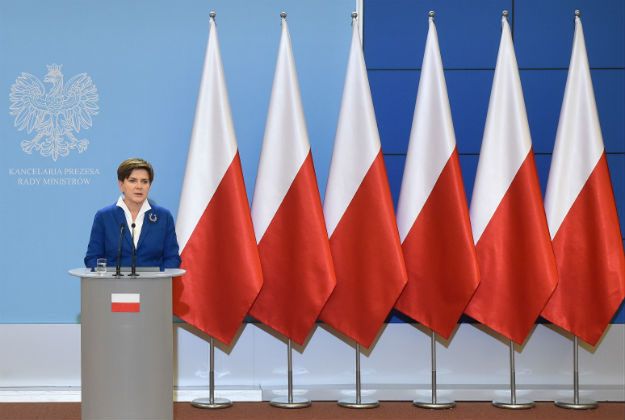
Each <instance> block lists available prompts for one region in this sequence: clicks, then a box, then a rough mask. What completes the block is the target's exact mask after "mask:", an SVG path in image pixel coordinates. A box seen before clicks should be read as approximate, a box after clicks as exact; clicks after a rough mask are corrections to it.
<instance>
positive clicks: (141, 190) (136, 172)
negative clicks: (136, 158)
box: [118, 169, 151, 207]
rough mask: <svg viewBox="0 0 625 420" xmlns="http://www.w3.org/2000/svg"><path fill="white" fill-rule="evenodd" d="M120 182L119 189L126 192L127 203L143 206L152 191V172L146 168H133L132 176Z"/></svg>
mask: <svg viewBox="0 0 625 420" xmlns="http://www.w3.org/2000/svg"><path fill="white" fill-rule="evenodd" d="M118 182H119V189H120V191H121V192H122V194H124V201H125V202H126V205H128V204H134V205H136V206H139V207H141V205H143V202H144V201H145V199H146V198H148V192H149V191H150V186H151V185H150V174H149V173H148V171H146V170H145V169H133V171H132V172H131V173H130V176H129V177H128V178H126V179H124V180H123V181H118Z"/></svg>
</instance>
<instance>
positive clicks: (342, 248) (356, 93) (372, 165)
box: [321, 19, 407, 347]
mask: <svg viewBox="0 0 625 420" xmlns="http://www.w3.org/2000/svg"><path fill="white" fill-rule="evenodd" d="M352 31H353V33H352V44H351V49H350V53H349V60H348V63H347V76H346V80H345V88H344V90H343V100H342V104H341V111H340V114H339V122H338V127H337V132H336V139H335V142H334V152H333V155H332V164H331V166H330V175H329V178H328V186H327V189H326V196H325V202H324V214H325V217H326V226H327V228H328V234H329V235H330V248H331V249H332V257H333V259H334V267H335V270H336V278H337V285H336V289H335V290H334V293H333V294H332V296H331V297H330V299H329V300H328V303H327V304H326V306H325V308H324V309H323V312H322V313H321V319H322V320H323V321H324V322H326V323H327V324H329V325H330V326H332V327H333V328H335V329H336V330H338V331H339V332H341V333H343V334H345V335H347V336H348V337H350V338H352V339H353V340H355V341H356V342H358V343H359V344H361V345H363V346H365V347H369V346H370V345H371V344H372V343H373V340H374V339H375V337H376V335H377V333H378V331H379V330H380V327H381V326H382V323H383V322H384V319H385V318H386V316H387V315H388V314H389V312H390V310H391V309H392V308H393V305H395V302H396V301H397V298H398V297H399V294H400V293H401V291H402V289H403V288H404V286H405V284H406V281H407V279H406V277H407V276H406V268H405V266H404V259H403V256H402V251H401V245H400V243H399V235H398V233H397V224H396V222H395V217H394V212H393V202H392V200H391V193H390V190H389V186H388V180H387V177H386V169H385V167H384V158H383V156H382V149H381V146H380V138H379V134H378V127H377V124H376V121H375V114H374V111H373V102H372V100H371V91H370V90H369V81H368V79H367V70H366V67H365V61H364V57H363V53H362V47H361V44H360V37H359V34H358V24H357V21H356V20H355V19H354V20H353V29H352Z"/></svg>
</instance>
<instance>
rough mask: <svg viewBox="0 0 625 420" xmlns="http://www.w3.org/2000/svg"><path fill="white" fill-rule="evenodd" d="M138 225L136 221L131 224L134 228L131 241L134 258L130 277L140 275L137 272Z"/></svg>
mask: <svg viewBox="0 0 625 420" xmlns="http://www.w3.org/2000/svg"><path fill="white" fill-rule="evenodd" d="M136 226H137V225H135V224H134V223H133V224H132V225H130V227H131V228H132V240H131V241H130V242H131V243H132V260H131V264H130V274H128V275H129V276H130V277H137V276H139V275H138V274H137V247H135V227H136Z"/></svg>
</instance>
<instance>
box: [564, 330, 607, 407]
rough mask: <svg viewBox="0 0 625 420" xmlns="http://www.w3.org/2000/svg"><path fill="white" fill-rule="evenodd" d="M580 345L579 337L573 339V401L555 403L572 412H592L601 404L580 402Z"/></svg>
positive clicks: (589, 401) (586, 401)
mask: <svg viewBox="0 0 625 420" xmlns="http://www.w3.org/2000/svg"><path fill="white" fill-rule="evenodd" d="M578 351H579V345H578V340H577V336H574V337H573V401H570V400H564V401H554V404H555V405H556V406H557V407H560V408H569V409H571V410H590V409H593V408H597V407H598V406H599V404H597V401H593V400H586V399H584V400H580V398H579V358H578Z"/></svg>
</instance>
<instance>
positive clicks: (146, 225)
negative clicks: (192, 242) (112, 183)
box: [85, 202, 180, 270]
mask: <svg viewBox="0 0 625 420" xmlns="http://www.w3.org/2000/svg"><path fill="white" fill-rule="evenodd" d="M150 206H151V207H152V208H151V209H150V210H148V211H147V212H146V213H145V219H144V220H143V226H142V227H141V235H140V236H139V243H138V245H137V267H160V269H161V270H163V269H164V268H178V267H180V255H179V254H178V240H177V239H176V230H175V225H174V218H173V216H172V215H171V213H170V212H169V210H167V209H165V208H163V207H160V206H156V205H154V204H152V203H151V202H150ZM122 225H124V234H123V238H122V258H121V266H122V267H130V263H131V256H132V242H131V241H132V239H131V231H130V228H129V226H128V223H127V222H126V216H125V215H124V210H123V209H122V208H121V207H118V206H117V205H116V204H113V205H112V206H108V207H105V208H103V209H102V210H99V211H98V212H97V213H96V215H95V218H94V219H93V227H92V228H91V237H90V238H89V245H88V246H87V255H85V266H86V267H90V268H93V267H95V266H96V260H97V259H98V258H106V261H107V265H108V266H115V265H116V264H117V249H118V246H119V231H120V229H121V226H122Z"/></svg>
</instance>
